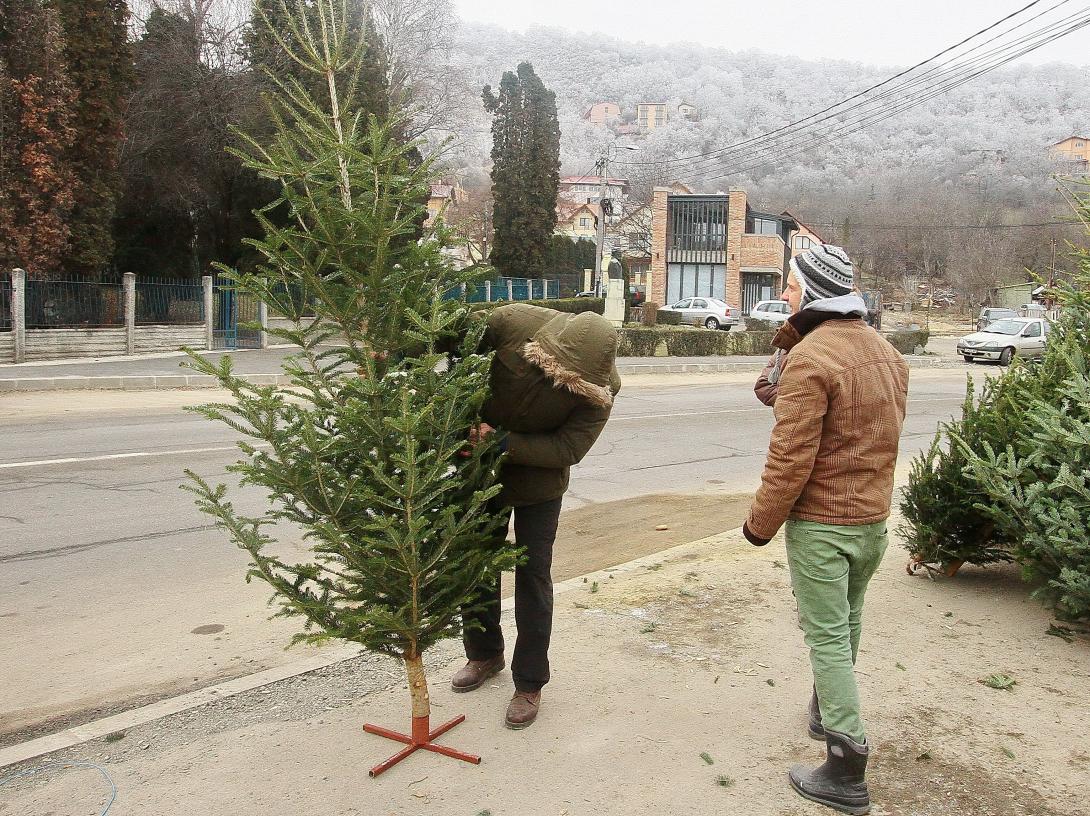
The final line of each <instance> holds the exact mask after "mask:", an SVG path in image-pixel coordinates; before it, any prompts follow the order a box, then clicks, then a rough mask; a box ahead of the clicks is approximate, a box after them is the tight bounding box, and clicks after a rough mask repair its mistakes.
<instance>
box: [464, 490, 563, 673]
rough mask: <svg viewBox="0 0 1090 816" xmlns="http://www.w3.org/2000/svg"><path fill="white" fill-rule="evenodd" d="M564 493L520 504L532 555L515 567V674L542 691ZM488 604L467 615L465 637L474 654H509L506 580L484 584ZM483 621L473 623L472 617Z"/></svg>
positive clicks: (518, 536) (521, 532)
mask: <svg viewBox="0 0 1090 816" xmlns="http://www.w3.org/2000/svg"><path fill="white" fill-rule="evenodd" d="M561 501H562V500H561V499H553V500H552V501H547V502H542V503H541V504H531V505H527V506H526V507H516V508H514V510H513V511H512V512H513V513H514V516H515V543H516V544H517V545H518V546H520V547H522V548H524V550H525V558H526V561H525V563H523V564H520V565H519V566H518V567H516V568H515V626H516V628H517V629H518V637H517V639H516V640H515V654H514V657H513V658H512V659H511V675H512V677H513V678H514V681H515V689H516V690H518V691H540V690H541V687H542V686H544V685H545V684H546V683H548V682H549V638H550V637H551V636H552V631H553V575H552V567H553V542H554V541H555V540H556V525H557V523H558V522H559V521H560V504H561ZM478 598H479V599H480V601H482V602H484V603H485V604H486V606H485V608H484V609H483V610H482V611H480V612H478V613H476V614H474V615H466V616H464V617H463V623H464V624H465V626H464V629H463V635H462V641H463V643H464V644H465V649H466V657H467V658H468V659H470V660H491V659H492V658H494V657H498V656H500V655H502V654H503V630H502V629H501V628H500V582H499V580H498V579H497V580H496V581H495V582H494V583H493V584H491V585H489V586H485V587H482V588H481V591H480V594H479V595H478ZM474 621H475V622H476V623H477V624H479V628H478V626H471V625H470V624H471V623H472V622H474Z"/></svg>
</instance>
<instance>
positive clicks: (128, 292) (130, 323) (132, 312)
mask: <svg viewBox="0 0 1090 816" xmlns="http://www.w3.org/2000/svg"><path fill="white" fill-rule="evenodd" d="M121 290H122V293H123V294H122V300H123V301H124V304H125V353H126V354H136V274H135V273H133V272H126V273H125V276H124V277H123V278H122V284H121Z"/></svg>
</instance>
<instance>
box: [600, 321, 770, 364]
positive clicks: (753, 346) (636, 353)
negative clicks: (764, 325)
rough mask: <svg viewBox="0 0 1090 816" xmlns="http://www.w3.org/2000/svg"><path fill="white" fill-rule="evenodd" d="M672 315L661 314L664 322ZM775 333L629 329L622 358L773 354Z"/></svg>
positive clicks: (624, 332) (621, 349) (623, 336)
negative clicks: (665, 316)
mask: <svg viewBox="0 0 1090 816" xmlns="http://www.w3.org/2000/svg"><path fill="white" fill-rule="evenodd" d="M664 314H669V312H659V315H658V316H659V318H660V319H661V318H662V316H663V315H664ZM772 336H773V335H772V332H724V331H711V330H709V329H697V328H689V327H687V326H685V327H677V328H675V327H670V326H667V327H661V326H657V327H650V326H642V327H641V326H626V327H625V328H623V329H621V338H620V344H619V345H618V347H617V356H618V357H714V356H719V355H724V356H726V355H764V354H768V355H771V354H772Z"/></svg>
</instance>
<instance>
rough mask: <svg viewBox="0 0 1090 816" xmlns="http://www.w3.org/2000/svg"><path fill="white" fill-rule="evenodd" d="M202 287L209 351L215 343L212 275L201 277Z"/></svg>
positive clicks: (205, 335) (206, 340) (205, 329)
mask: <svg viewBox="0 0 1090 816" xmlns="http://www.w3.org/2000/svg"><path fill="white" fill-rule="evenodd" d="M201 288H202V289H203V295H204V347H205V348H206V349H208V350H209V351H211V350H212V346H214V345H215V337H216V335H215V317H216V314H215V309H214V308H213V305H212V276H211V275H205V276H204V277H202V278H201Z"/></svg>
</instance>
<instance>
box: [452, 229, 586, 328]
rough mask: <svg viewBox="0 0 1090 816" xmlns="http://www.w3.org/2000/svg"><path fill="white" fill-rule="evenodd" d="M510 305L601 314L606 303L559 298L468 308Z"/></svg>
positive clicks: (498, 301)
mask: <svg viewBox="0 0 1090 816" xmlns="http://www.w3.org/2000/svg"><path fill="white" fill-rule="evenodd" d="M565 240H566V239H565ZM512 303H529V304H530V305H531V306H544V307H545V308H546V309H555V310H556V311H558V312H568V313H570V314H581V313H582V312H597V313H598V314H602V313H604V312H605V310H606V302H605V300H603V299H602V298H589V297H586V298H561V299H559V300H497V301H494V302H492V303H473V304H470V308H471V309H473V310H474V311H480V310H482V309H495V308H497V307H499V306H509V305H511V304H512Z"/></svg>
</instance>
